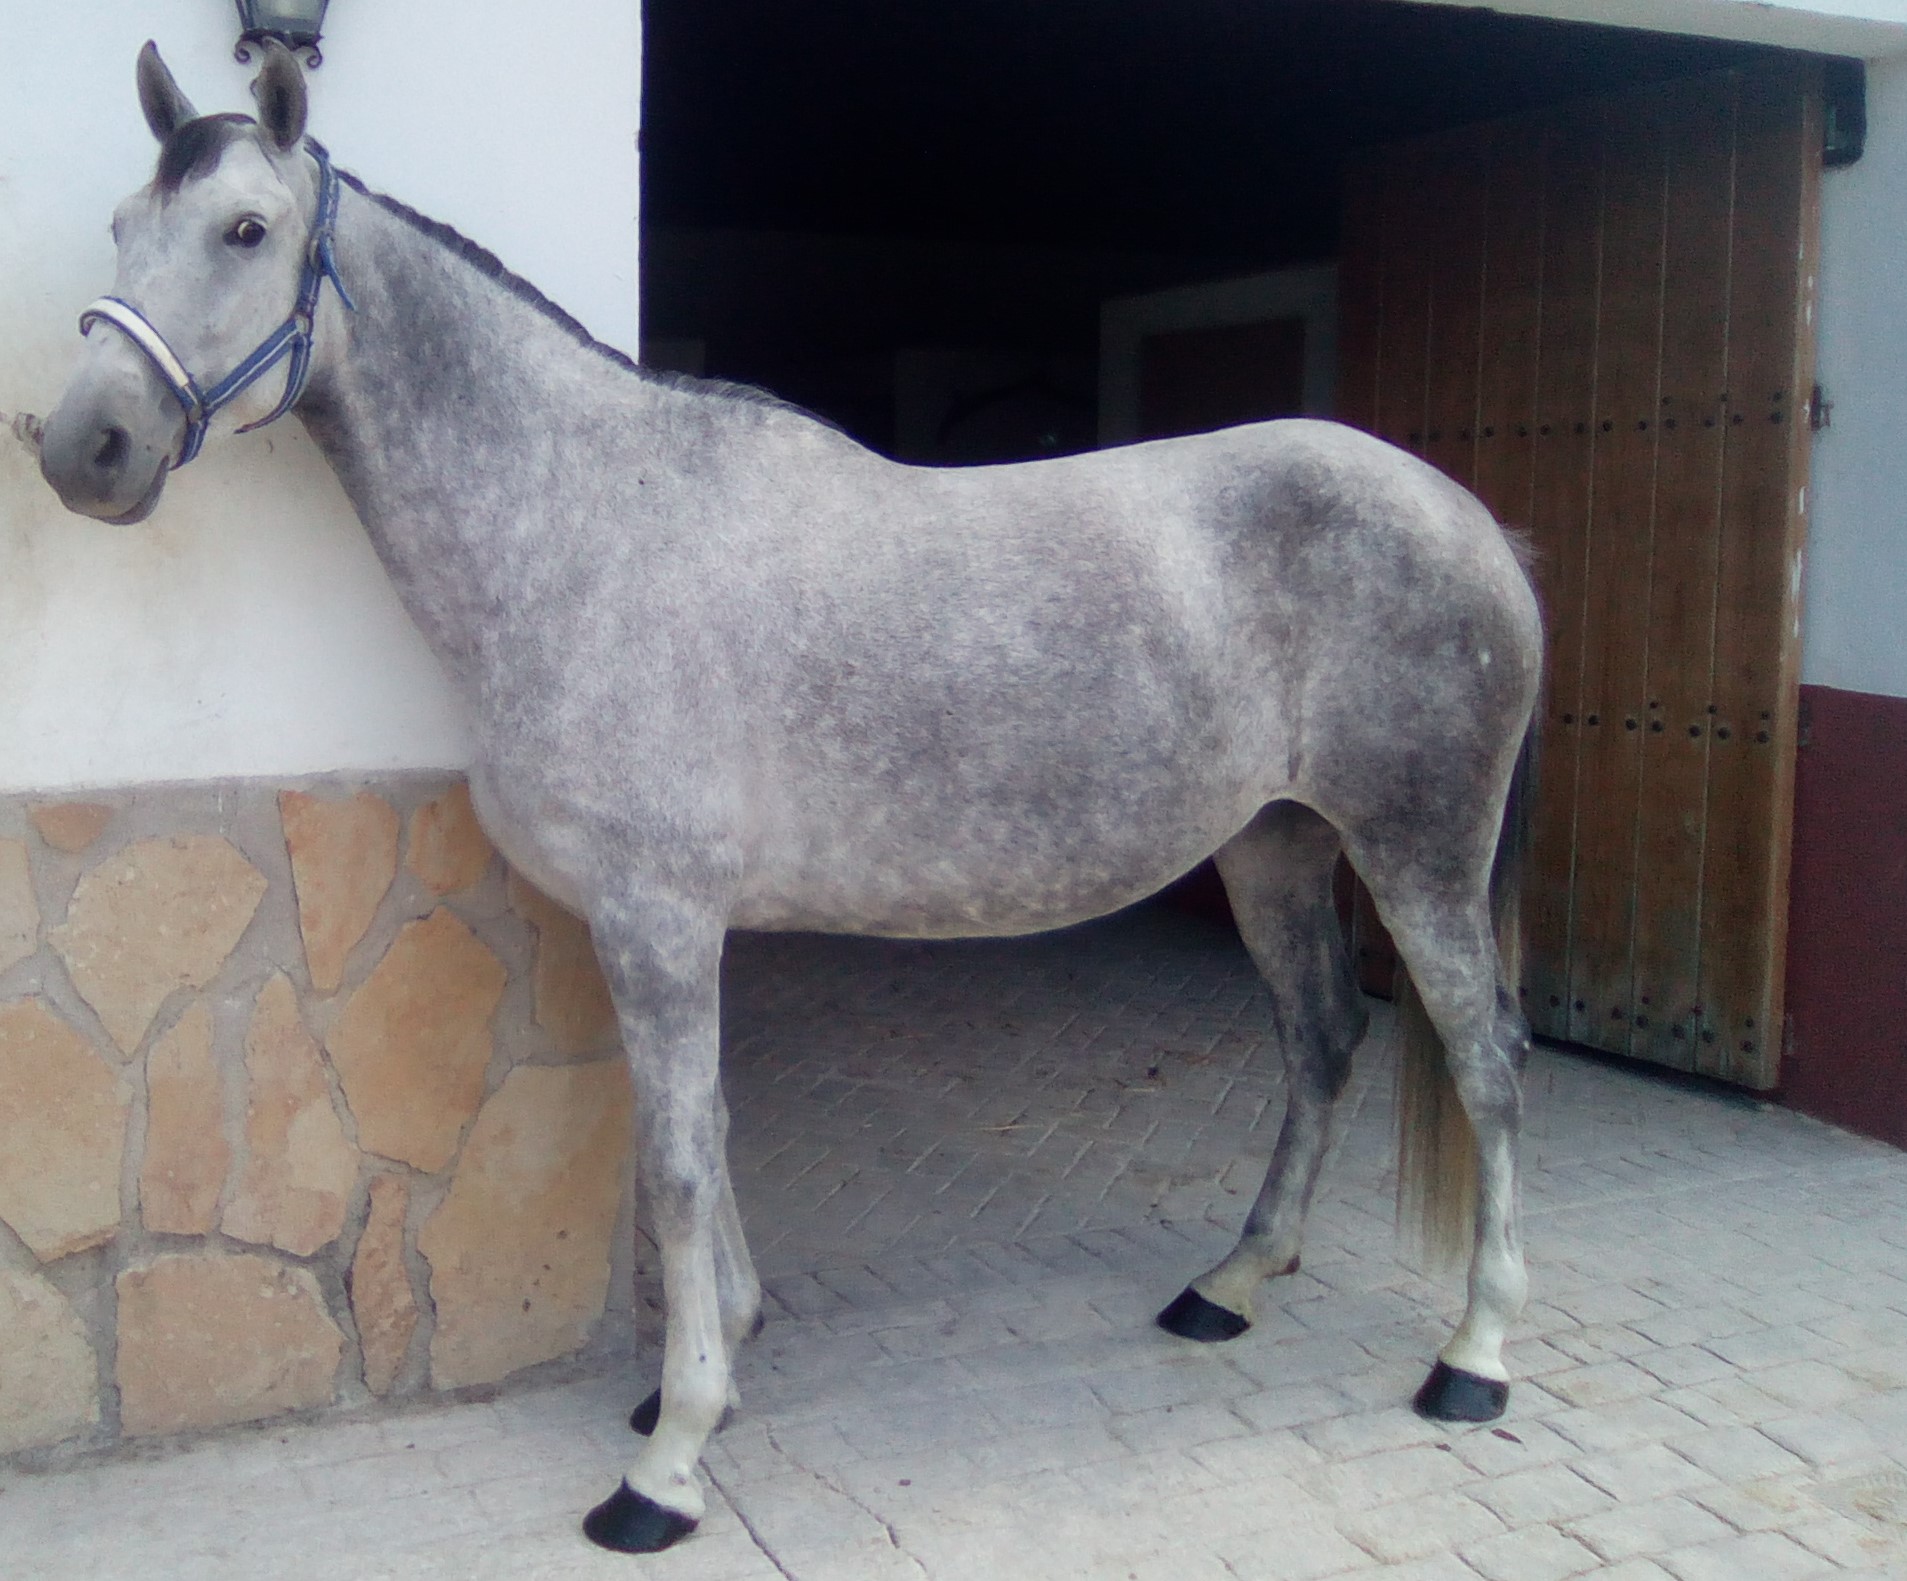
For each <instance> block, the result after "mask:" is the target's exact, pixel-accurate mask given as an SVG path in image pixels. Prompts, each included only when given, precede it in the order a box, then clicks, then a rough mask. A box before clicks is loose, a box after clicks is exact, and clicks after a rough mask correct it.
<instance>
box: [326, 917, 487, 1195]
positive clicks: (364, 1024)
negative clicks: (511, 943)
mask: <svg viewBox="0 0 1907 1581" xmlns="http://www.w3.org/2000/svg"><path fill="white" fill-rule="evenodd" d="M507 975H508V974H507V973H506V972H505V970H504V966H503V963H502V962H501V961H499V960H498V959H497V958H496V956H495V955H494V954H492V953H491V951H490V949H489V947H488V946H487V945H486V944H484V943H483V941H482V940H481V939H479V938H478V937H477V936H476V935H475V934H474V933H472V932H471V931H470V929H469V928H467V927H466V926H465V925H464V924H463V922H462V921H461V920H459V919H458V917H457V916H456V915H455V913H453V912H450V911H448V910H446V909H444V908H443V907H441V906H440V907H439V908H438V909H437V910H436V911H434V912H432V913H431V915H430V916H428V917H426V918H425V919H424V920H423V921H421V922H413V923H409V924H407V925H406V926H405V927H404V928H403V929H402V930H401V931H400V932H399V933H398V935H397V938H396V939H395V940H394V941H393V942H392V944H391V947H390V949H389V951H388V952H386V954H385V956H384V959H383V960H381V961H379V962H378V964H377V966H376V968H375V969H374V970H373V971H372V973H371V975H370V976H369V977H368V978H367V979H366V980H365V983H364V986H363V987H362V988H360V989H359V990H358V991H357V992H356V993H355V994H353V995H352V996H351V999H350V1001H349V1002H348V1003H347V1004H346V1005H345V1007H344V1013H343V1014H342V1015H341V1016H339V1018H338V1023H337V1025H336V1027H334V1028H333V1030H332V1032H331V1035H330V1038H329V1040H328V1046H329V1048H330V1051H331V1059H332V1063H333V1064H334V1065H335V1066H336V1067H337V1071H338V1078H339V1080H340V1081H341V1082H342V1083H343V1086H344V1096H345V1101H346V1102H347V1103H349V1104H350V1106H351V1113H352V1114H353V1115H354V1116H355V1117H356V1119H357V1126H358V1141H359V1143H360V1144H361V1145H362V1146H364V1147H365V1148H367V1149H368V1150H369V1151H371V1152H373V1153H377V1154H380V1155H381V1156H383V1157H385V1158H391V1159H396V1160H397V1161H399V1162H400V1163H405V1164H410V1165H412V1166H413V1167H415V1168H417V1169H422V1170H426V1171H431V1170H438V1169H442V1168H443V1167H444V1165H446V1164H448V1163H449V1162H450V1160H451V1158H452V1157H453V1156H454V1155H455V1153H456V1149H457V1138H458V1137H459V1136H460V1135H461V1134H462V1132H463V1128H464V1126H465V1125H467V1124H468V1123H469V1121H470V1118H471V1116H472V1115H474V1114H475V1113H476V1112H477V1106H478V1104H480V1103H481V1102H482V1101H483V1080H484V1069H485V1067H486V1066H487V1065H488V1064H489V1063H490V1052H491V1034H490V1018H491V1016H492V1014H493V1013H494V1012H495V1010H496V1008H497V1002H498V1001H499V1000H500V999H501V998H502V997H503V985H504V981H505V978H506V977H507Z"/></svg>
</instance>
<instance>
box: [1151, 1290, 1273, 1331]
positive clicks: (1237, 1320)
mask: <svg viewBox="0 0 1907 1581" xmlns="http://www.w3.org/2000/svg"><path fill="white" fill-rule="evenodd" d="M1159 1327H1160V1328H1162V1329H1164V1330H1165V1331H1166V1333H1168V1334H1176V1335H1178V1336H1179V1338H1180V1339H1195V1340H1197V1341H1199V1342H1200V1343H1201V1344H1204V1345H1216V1344H1217V1343H1218V1342H1219V1341H1220V1340H1222V1339H1237V1338H1238V1336H1239V1335H1240V1334H1243V1333H1244V1332H1245V1330H1246V1329H1248V1328H1250V1327H1251V1319H1250V1318H1242V1317H1240V1316H1239V1315H1238V1314H1237V1313H1236V1312H1233V1311H1231V1310H1230V1309H1229V1308H1226V1307H1222V1306H1220V1305H1219V1304H1218V1303H1217V1302H1216V1301H1207V1300H1206V1299H1205V1297H1204V1296H1202V1295H1200V1294H1199V1293H1198V1292H1197V1291H1196V1290H1194V1289H1193V1288H1192V1287H1191V1286H1190V1285H1187V1286H1186V1287H1185V1288H1184V1289H1183V1290H1181V1291H1180V1292H1179V1294H1178V1296H1177V1298H1176V1299H1175V1300H1174V1301H1173V1303H1172V1304H1171V1305H1170V1306H1169V1307H1167V1308H1166V1309H1165V1310H1164V1311H1163V1312H1161V1313H1160V1314H1159Z"/></svg>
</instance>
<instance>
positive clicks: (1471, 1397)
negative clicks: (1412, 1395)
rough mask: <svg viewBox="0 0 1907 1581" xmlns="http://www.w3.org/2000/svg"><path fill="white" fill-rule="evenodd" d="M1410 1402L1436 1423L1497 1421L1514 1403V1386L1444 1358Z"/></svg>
mask: <svg viewBox="0 0 1907 1581" xmlns="http://www.w3.org/2000/svg"><path fill="white" fill-rule="evenodd" d="M1410 1403H1411V1405H1412V1406H1413V1407H1415V1408H1416V1411H1417V1414H1418V1415H1419V1416H1422V1417H1427V1418H1429V1419H1430V1420H1431V1421H1433V1422H1494V1421H1495V1420H1496V1419H1497V1418H1498V1417H1499V1416H1501V1415H1502V1414H1503V1408H1504V1407H1505V1406H1506V1405H1508V1404H1509V1403H1510V1386H1509V1385H1508V1384H1507V1383H1499V1382H1498V1381H1497V1380H1496V1379H1494V1378H1480V1377H1478V1376H1477V1375H1476V1374H1475V1373H1474V1372H1465V1371H1464V1370H1463V1369H1462V1368H1460V1367H1452V1366H1451V1365H1449V1363H1447V1362H1441V1361H1440V1362H1438V1363H1437V1365H1436V1366H1434V1367H1432V1368H1431V1369H1430V1376H1429V1377H1428V1378H1426V1379H1425V1380H1424V1386H1423V1387H1422V1388H1421V1389H1419V1390H1418V1391H1417V1398H1416V1399H1414V1400H1412V1401H1411V1402H1410Z"/></svg>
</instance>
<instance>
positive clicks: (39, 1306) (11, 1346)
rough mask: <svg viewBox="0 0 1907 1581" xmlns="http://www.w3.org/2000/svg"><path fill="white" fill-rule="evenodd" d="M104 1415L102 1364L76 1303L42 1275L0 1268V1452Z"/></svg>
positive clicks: (68, 1432) (64, 1433)
mask: <svg viewBox="0 0 1907 1581" xmlns="http://www.w3.org/2000/svg"><path fill="white" fill-rule="evenodd" d="M98 1420H99V1365H98V1363H97V1362H96V1361H94V1359H93V1347H92V1346H91V1345H89V1344H87V1342H86V1330H85V1328H84V1327H83V1326H82V1325H81V1323H80V1320H79V1314H78V1313H77V1312H75V1311H74V1310H73V1304H72V1302H70V1301H68V1300H67V1299H66V1297H65V1296H63V1295H61V1294H60V1292H59V1291H58V1290H57V1289H56V1288H54V1286H53V1285H52V1284H51V1283H50V1282H49V1281H48V1280H46V1279H44V1278H42V1277H41V1276H40V1275H39V1274H30V1273H14V1272H10V1271H8V1270H4V1269H0V1455H6V1454H11V1453H12V1452H13V1451H14V1450H16V1449H31V1448H34V1447H35V1446H36V1445H40V1444H57V1443H58V1442H59V1441H60V1440H61V1439H63V1438H71V1437H72V1436H73V1435H74V1434H75V1433H79V1432H83V1431H85V1429H87V1428H88V1427H91V1426H92V1425H93V1423H95V1422H97V1421H98Z"/></svg>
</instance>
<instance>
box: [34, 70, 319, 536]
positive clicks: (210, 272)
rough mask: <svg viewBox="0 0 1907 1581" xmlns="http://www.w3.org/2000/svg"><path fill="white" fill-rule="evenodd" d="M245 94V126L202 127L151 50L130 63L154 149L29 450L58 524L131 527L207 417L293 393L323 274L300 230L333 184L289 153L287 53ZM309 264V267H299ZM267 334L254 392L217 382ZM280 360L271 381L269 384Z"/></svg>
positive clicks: (292, 101)
mask: <svg viewBox="0 0 1907 1581" xmlns="http://www.w3.org/2000/svg"><path fill="white" fill-rule="evenodd" d="M252 91H253V93H254V94H255V95H256V97H257V100H258V117H257V119H256V120H254V119H253V118H252V117H250V116H243V115H207V116H201V115H199V114H198V113H197V111H195V110H194V109H193V108H192V105H191V103H190V101H189V100H187V98H186V97H185V95H184V94H183V93H181V92H180V91H179V86H178V84H177V83H176V82H174V81H173V79H172V73H171V72H170V71H168V70H167V69H166V66H165V63H164V62H163V61H161V60H160V58H159V52H158V50H157V49H156V48H154V47H153V45H151V44H147V45H146V47H145V48H144V49H143V50H141V51H140V54H139V103H140V107H141V108H142V109H143V110H144V111H145V116H146V124H147V125H148V126H150V127H151V128H152V134H153V136H154V137H156V138H157V139H158V140H159V143H160V153H159V165H158V170H157V172H156V173H155V174H154V176H153V178H152V180H151V181H150V182H148V183H147V184H146V185H145V186H144V187H141V188H140V189H139V190H138V191H137V192H135V193H133V194H132V196H131V197H129V198H127V199H126V200H125V201H124V202H123V203H121V204H120V205H119V207H118V209H117V211H116V212H115V213H114V215H113V239H114V243H115V245H116V246H117V248H118V255H119V259H118V272H117V277H116V279H115V280H114V283H113V290H112V295H111V296H109V297H102V298H101V299H100V300H99V301H98V302H95V303H94V304H93V306H92V307H91V308H89V309H88V310H87V312H86V314H85V316H84V317H83V318H82V319H81V327H82V329H83V330H84V332H85V336H86V344H85V349H84V351H83V352H82V354H81V358H80V362H79V366H78V368H77V370H76V371H75V372H74V374H73V377H72V380H71V382H70V383H69V384H68V385H67V388H66V393H65V395H64V396H63V397H62V398H61V400H60V404H59V406H58V407H57V408H56V409H55V411H54V412H53V415H52V416H51V417H49V418H48V419H47V421H46V427H45V433H44V437H43V440H42V444H41V451H40V467H41V470H42V471H43V472H44V473H45V475H46V480H47V482H49V483H50V484H52V485H53V487H54V488H55V489H56V490H58V491H59V496H60V498H61V499H62V500H63V501H65V503H66V506H67V508H68V509H69V510H74V511H78V512H80V513H82V514H83V515H87V516H96V517H99V518H101V519H102V520H105V521H113V522H136V521H141V520H143V519H144V518H145V517H146V516H148V515H149V514H150V513H151V512H152V509H153V507H154V506H155V505H156V504H157V503H158V501H159V494H160V491H161V490H162V489H163V488H164V487H165V481H166V474H167V473H168V472H169V471H170V470H171V468H172V467H174V466H177V465H183V464H184V463H185V462H186V461H189V460H190V459H191V458H192V456H193V454H195V453H196V452H197V449H198V442H199V440H200V439H201V438H202V437H203V435H204V432H205V428H206V425H207V423H208V422H209V421H210V418H211V413H212V412H213V411H216V410H218V409H219V408H220V407H228V409H229V410H230V412H231V413H232V414H233V416H235V417H236V418H237V419H239V420H241V421H242V420H244V419H245V418H248V417H252V418H256V417H258V416H260V415H262V414H264V413H265V412H267V411H270V410H271V408H272V407H273V405H274V404H275V403H277V401H278V398H279V397H280V396H281V394H285V393H291V392H290V381H292V380H296V381H297V382H298V383H299V384H300V385H302V382H303V378H304V376H305V374H306V372H307V371H308V365H309V358H310V354H311V324H310V319H311V317H312V314H311V312H310V311H309V308H308V306H307V304H306V302H305V298H306V295H307V287H308V285H309V281H310V280H311V278H312V277H313V271H314V270H318V271H319V273H318V275H317V278H318V279H320V280H321V279H322V278H323V277H324V275H325V274H326V273H330V265H329V252H328V239H327V245H326V247H325V248H324V249H320V248H319V247H318V246H317V245H316V240H318V239H325V238H314V234H313V220H314V215H316V213H317V211H318V209H319V206H320V196H321V189H322V188H323V187H324V186H325V185H326V184H327V183H334V181H335V178H331V177H329V176H328V174H327V175H325V176H324V177H323V178H322V179H321V172H328V166H325V165H323V164H322V163H321V162H319V161H314V160H313V159H312V158H311V157H310V156H309V155H307V153H306V152H305V151H304V150H305V147H306V146H307V145H306V144H305V142H304V126H305V84H304V77H303V75H302V73H301V72H300V71H299V68H298V63H297V61H296V59H295V58H294V57H293V55H292V54H291V52H290V51H289V50H287V49H285V48H284V47H283V46H281V45H279V44H276V43H275V42H274V43H268V44H267V45H266V48H265V61H264V66H263V69H262V70H261V71H260V73H259V76H258V80H257V81H256V82H255V83H254V84H253V90H252ZM333 190H334V191H335V187H334V186H333ZM321 250H322V251H323V252H324V261H323V264H322V266H320V265H319V264H317V263H312V262H310V261H309V260H311V259H312V256H313V254H314V253H317V252H319V251H321ZM331 278H334V279H335V273H331ZM310 294H311V296H312V297H313V299H314V300H315V292H311V293H310ZM301 308H304V309H305V323H304V327H303V330H302V335H303V340H302V344H299V343H298V333H297V332H296V329H295V326H296V324H297V321H298V318H299V312H300V309H301ZM288 328H290V329H292V330H293V332H292V333H290V334H289V335H287V334H286V331H287V330H288ZM275 336H277V337H280V341H279V344H278V345H277V348H276V350H274V351H272V352H271V355H270V358H269V360H268V361H266V362H265V363H264V365H263V367H262V368H258V369H256V370H254V372H253V375H252V376H253V377H257V376H258V374H259V373H264V374H265V377H264V378H263V379H262V382H260V383H257V384H252V383H251V382H250V379H246V380H245V381H243V382H242V383H236V384H235V381H234V379H233V378H232V377H231V376H230V374H229V373H228V370H233V371H237V370H242V369H243V367H244V366H245V365H246V364H247V362H248V359H252V360H255V359H256V357H257V354H258V353H261V352H265V351H266V350H267V349H268V348H269V347H270V345H271V343H272V342H273V338H274V337H275ZM280 362H282V363H284V364H285V368H286V374H285V379H284V380H282V381H281V380H280V379H279V378H278V377H277V376H276V375H275V374H274V373H272V372H271V371H270V370H271V369H274V368H275V367H276V366H277V365H278V364H279V363H280ZM195 406H196V408H197V409H196V410H195ZM273 415H276V414H275V413H273Z"/></svg>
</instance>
